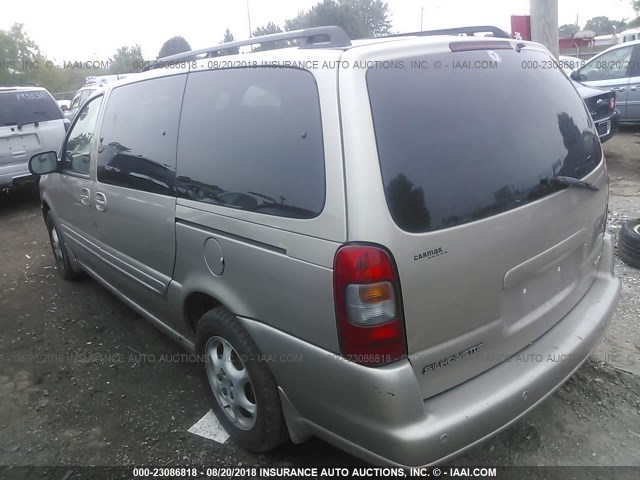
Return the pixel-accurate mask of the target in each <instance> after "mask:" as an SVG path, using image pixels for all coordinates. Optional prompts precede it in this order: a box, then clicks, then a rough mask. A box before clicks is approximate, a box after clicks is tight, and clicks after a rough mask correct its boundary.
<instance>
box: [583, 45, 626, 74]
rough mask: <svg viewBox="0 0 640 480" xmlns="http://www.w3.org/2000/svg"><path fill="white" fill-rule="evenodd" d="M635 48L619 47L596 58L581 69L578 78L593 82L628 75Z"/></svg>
mask: <svg viewBox="0 0 640 480" xmlns="http://www.w3.org/2000/svg"><path fill="white" fill-rule="evenodd" d="M633 49H634V47H633V46H631V47H623V48H618V49H616V50H612V51H610V52H608V53H605V54H604V55H600V56H599V57H598V58H594V59H593V60H592V61H590V62H588V63H587V64H586V65H585V66H584V67H582V68H581V69H580V70H579V76H578V80H579V81H581V82H591V81H598V80H618V79H621V78H624V77H626V76H627V72H628V71H629V67H630V66H631V55H632V53H633Z"/></svg>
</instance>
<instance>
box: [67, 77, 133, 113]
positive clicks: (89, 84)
mask: <svg viewBox="0 0 640 480" xmlns="http://www.w3.org/2000/svg"><path fill="white" fill-rule="evenodd" d="M128 76H131V74H129V75H102V76H90V77H87V78H86V80H85V82H86V83H85V85H84V86H83V87H82V88H80V89H79V90H78V91H77V92H76V93H75V95H74V96H73V99H72V100H71V104H70V105H69V107H68V108H67V110H66V111H65V112H64V115H65V117H66V118H67V119H69V120H70V121H73V119H74V118H75V116H76V113H78V109H79V108H80V107H81V106H82V104H83V103H84V102H85V101H86V100H87V98H89V97H90V96H91V95H92V94H93V93H94V92H96V91H97V90H98V89H99V88H101V87H103V86H104V85H106V84H108V83H110V82H117V81H118V80H122V79H124V78H127V77H128Z"/></svg>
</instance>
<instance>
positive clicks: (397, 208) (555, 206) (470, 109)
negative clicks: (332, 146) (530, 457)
mask: <svg viewBox="0 0 640 480" xmlns="http://www.w3.org/2000/svg"><path fill="white" fill-rule="evenodd" d="M417 45H419V44H417ZM394 47H395V46H394V45H390V46H389V47H387V48H389V50H390V52H387V54H386V55H385V56H382V55H380V56H379V57H378V58H376V57H375V56H372V57H371V58H370V60H378V59H379V60H385V61H387V63H377V64H376V63H371V65H374V67H373V68H370V69H369V70H368V72H367V74H366V84H367V88H368V93H369V101H370V109H371V111H372V121H373V124H372V129H373V130H374V135H373V138H372V139H371V142H373V143H374V145H375V147H377V152H376V151H375V150H373V151H371V149H370V147H369V146H368V137H367V138H364V137H363V135H365V134H367V133H366V132H368V131H369V128H368V123H367V122H366V121H363V120H362V121H361V122H360V125H359V126H358V129H359V130H360V131H361V132H364V133H358V131H357V130H356V129H355V128H352V125H353V127H355V123H353V122H351V119H350V118H346V119H345V120H344V124H345V126H346V128H347V129H349V128H352V129H351V130H348V132H345V148H346V152H345V155H346V157H347V166H348V167H347V170H348V175H347V178H348V180H347V181H348V198H350V204H349V218H350V240H353V241H373V242H375V243H379V244H382V245H384V246H386V247H387V248H388V249H389V250H390V251H391V253H392V254H393V256H394V258H395V261H396V263H397V268H398V273H399V277H400V284H401V290H402V302H403V308H404V315H405V325H406V335H407V346H408V352H409V354H410V356H411V362H412V364H413V367H414V369H415V372H416V376H417V378H418V380H419V382H420V385H421V388H422V393H423V395H424V397H425V398H426V397H429V396H432V395H435V394H437V393H439V392H442V391H444V390H446V389H448V388H451V387H453V386H455V385H457V384H459V383H461V382H464V381H465V380H467V379H469V378H471V377H473V376H474V375H477V374H478V373H480V372H482V371H484V370H486V369H488V368H490V367H491V366H493V365H496V364H497V363H499V362H501V361H504V360H506V359H508V358H510V357H512V355H514V354H517V352H519V351H520V350H521V349H523V348H524V347H526V346H527V345H528V344H529V343H531V342H533V341H535V340H536V339H537V338H538V337H539V336H541V335H542V334H543V333H545V332H546V331H547V330H549V329H550V328H551V327H553V325H555V324H556V323H557V322H558V321H560V320H561V319H562V318H563V317H564V316H565V315H566V314H567V313H568V312H569V311H570V310H571V309H572V308H573V307H574V306H575V304H576V303H577V302H578V301H579V300H580V298H581V297H582V296H583V295H584V294H585V292H586V291H587V289H588V288H589V286H590V285H591V284H592V282H593V280H594V279H595V272H596V266H595V265H596V263H597V259H598V257H599V253H600V251H601V249H602V244H603V241H602V233H603V228H604V215H605V203H606V195H607V193H606V191H607V185H606V179H605V172H604V165H603V161H602V151H601V147H600V142H599V140H598V137H597V134H596V132H595V131H594V125H593V122H592V120H591V117H590V115H589V112H588V111H587V110H586V109H585V107H584V104H583V102H582V101H581V99H580V97H579V95H578V94H577V93H576V91H575V89H574V88H573V86H572V85H571V83H570V82H569V81H568V80H567V79H566V77H565V76H564V75H563V74H562V73H561V72H560V71H559V70H557V69H543V68H534V66H535V65H543V64H544V63H543V62H551V60H550V56H549V54H548V53H546V52H544V51H540V50H537V49H536V48H537V47H535V46H532V45H530V46H528V47H526V48H523V49H521V51H516V50H515V49H513V48H512V47H511V46H510V44H509V43H507V42H495V41H492V42H488V43H487V42H485V44H482V43H480V44H479V43H478V42H473V41H456V40H452V41H451V45H449V42H446V43H445V44H444V45H442V46H439V47H438V48H436V47H433V46H431V47H429V49H430V50H431V52H430V53H424V54H419V53H418V52H419V51H420V49H419V48H418V47H415V46H414V49H413V51H414V52H415V53H413V55H411V54H409V53H407V52H404V53H403V51H402V49H398V50H397V51H395V52H394V51H393V49H394ZM395 48H397V47H395ZM423 48H424V49H425V50H426V48H427V47H423ZM434 50H435V51H434ZM427 52H428V51H427ZM394 57H395V58H394ZM365 59H366V57H365ZM350 60H351V59H350ZM397 60H401V62H400V61H397ZM376 65H377V66H376ZM529 66H531V67H532V68H529ZM346 94H347V92H344V94H343V95H342V98H345V95H346ZM348 102H350V101H346V102H345V103H348ZM350 108H351V106H347V105H344V109H343V111H344V112H345V113H346V115H350ZM351 135H353V136H354V137H355V138H356V139H358V140H354V139H353V138H349V137H350V136H351ZM365 140H366V141H365ZM375 147H374V148H375ZM370 158H377V160H378V161H379V165H378V166H377V168H379V169H380V171H381V173H382V185H381V186H382V191H381V192H380V193H377V192H378V191H377V190H376V185H377V181H376V180H375V177H373V176H372V173H371V172H373V170H374V168H375V167H376V165H375V164H373V163H372V162H370ZM352 160H355V161H354V162H352ZM554 176H570V177H575V178H584V179H586V180H588V181H590V182H593V183H594V184H596V185H597V187H598V188H599V190H598V191H591V190H586V189H583V188H575V187H572V188H567V187H562V186H558V185H555V184H554V183H553V181H552V177H554ZM379 195H381V196H382V198H383V203H378V197H379ZM365 198H366V202H364V201H363V199H365ZM385 203H386V204H385ZM545 360H546V359H545ZM532 361H536V359H533V360H532Z"/></svg>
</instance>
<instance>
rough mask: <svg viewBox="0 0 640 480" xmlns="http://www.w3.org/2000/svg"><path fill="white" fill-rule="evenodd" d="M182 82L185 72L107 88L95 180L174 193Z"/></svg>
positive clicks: (157, 191)
mask: <svg viewBox="0 0 640 480" xmlns="http://www.w3.org/2000/svg"><path fill="white" fill-rule="evenodd" d="M185 82H186V75H176V76H171V77H161V78H155V79H151V80H146V81H143V82H137V83H132V84H129V85H123V86H121V87H118V88H116V89H114V90H113V91H112V92H111V95H110V97H109V101H108V103H107V106H106V108H105V112H104V118H103V120H102V127H101V131H100V148H99V150H98V152H99V154H98V181H99V182H100V183H106V184H110V185H116V186H119V187H124V188H132V189H135V190H142V191H145V192H150V193H157V194H160V195H174V188H175V169H176V146H177V141H178V122H179V121H180V104H181V102H182V94H183V92H184V85H185Z"/></svg>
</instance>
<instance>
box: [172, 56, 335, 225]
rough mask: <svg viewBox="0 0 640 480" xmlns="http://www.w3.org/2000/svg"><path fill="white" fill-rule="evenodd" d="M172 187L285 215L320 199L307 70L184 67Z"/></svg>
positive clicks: (313, 90) (317, 130) (304, 213)
mask: <svg viewBox="0 0 640 480" xmlns="http://www.w3.org/2000/svg"><path fill="white" fill-rule="evenodd" d="M178 158H179V162H178V180H177V187H176V190H177V194H178V196H180V197H182V198H187V199H191V200H195V201H199V202H204V203H210V204H213V205H221V206H225V207H230V208H237V209H242V210H249V211H252V212H257V213H262V214H267V215H276V216H283V217H290V218H312V217H316V216H317V215H318V214H319V213H320V212H321V211H322V209H323V207H324V197H325V174H324V151H323V143H322V122H321V118H320V104H319V98H318V89H317V86H316V83H315V80H314V77H313V75H312V74H311V73H309V72H307V71H304V70H297V69H284V68H282V69H263V68H246V69H237V70H218V71H206V72H196V73H191V74H190V75H189V80H188V82H187V88H186V91H185V98H184V105H183V109H182V117H181V122H180V140H179V146H178Z"/></svg>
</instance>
